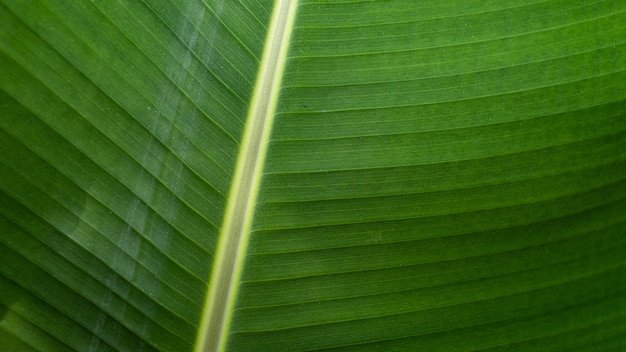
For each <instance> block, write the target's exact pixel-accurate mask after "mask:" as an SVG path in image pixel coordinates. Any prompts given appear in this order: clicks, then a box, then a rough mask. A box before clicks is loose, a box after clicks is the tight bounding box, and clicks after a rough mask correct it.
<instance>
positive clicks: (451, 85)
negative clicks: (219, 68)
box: [229, 0, 626, 352]
mask: <svg viewBox="0 0 626 352" xmlns="http://www.w3.org/2000/svg"><path fill="white" fill-rule="evenodd" d="M625 10H626V2H622V1H613V0H609V1H595V2H584V1H570V0H553V1H521V2H520V1H477V0H472V1H467V0H464V1H453V0H449V1H391V2H390V1H381V2H360V1H354V2H347V1H343V2H322V1H302V2H301V3H300V5H299V8H298V12H297V18H296V21H295V25H294V32H293V34H292V43H291V47H290V51H289V57H288V59H287V63H286V65H287V66H286V71H285V74H284V77H283V82H282V90H281V96H280V99H279V106H278V113H277V115H276V118H275V122H274V126H273V134H272V140H271V143H270V146H269V150H268V156H267V161H266V164H265V165H266V167H265V170H264V176H263V183H262V189H261V193H260V195H259V204H258V208H257V211H256V217H255V222H254V225H253V233H252V235H251V242H250V245H249V253H248V256H247V258H246V267H245V269H244V274H243V279H242V282H241V284H240V289H239V297H238V301H237V306H236V309H235V311H234V318H233V323H232V326H231V330H232V331H231V334H230V340H229V349H230V350H236V351H239V350H275V351H278V350H281V351H283V350H285V351H293V350H318V349H337V350H341V349H345V350H358V351H370V350H372V351H392V350H421V351H446V352H448V351H468V350H492V351H495V350H503V351H511V350H541V351H552V350H567V351H573V350H581V351H591V350H611V349H619V348H620V347H621V348H624V346H625V345H626V339H624V335H625V334H626V269H625V266H624V265H625V264H626V256H624V254H623V253H626V230H625V229H626V226H625V225H624V222H625V221H626V138H625V137H626V85H625V84H624V82H626V72H625V71H624V70H625V69H626V60H625V59H624V58H625V57H626V43H625V40H624V38H626V29H625V28H626V13H625Z"/></svg>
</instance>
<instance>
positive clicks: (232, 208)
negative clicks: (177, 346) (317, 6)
mask: <svg viewBox="0 0 626 352" xmlns="http://www.w3.org/2000/svg"><path fill="white" fill-rule="evenodd" d="M296 7H297V0H278V1H277V2H276V4H275V7H274V10H273V13H272V19H271V21H270V28H269V32H268V35H267V39H266V44H265V49H264V51H263V57H262V60H261V66H260V70H259V75H258V77H257V81H256V85H255V88H254V93H253V96H252V102H251V105H250V110H249V111H248V117H247V123H246V128H245V131H244V135H243V140H242V144H241V149H240V151H239V153H240V154H239V157H238V160H237V165H236V167H235V174H234V177H233V183H232V186H231V190H230V194H229V198H228V203H227V206H226V213H225V216H224V222H223V225H222V230H221V232H220V242H219V244H218V248H217V252H216V256H215V261H214V263H213V270H212V274H211V283H210V285H209V289H208V294H207V297H206V301H205V304H204V307H205V308H204V311H203V314H202V321H201V324H200V328H199V329H198V336H197V338H196V344H195V351H197V352H200V351H203V352H204V351H223V350H224V349H225V348H226V342H227V338H228V330H229V326H230V322H231V312H232V310H233V307H234V305H235V299H236V296H237V290H238V287H239V280H240V277H241V271H242V268H243V264H244V257H245V254H246V250H247V246H248V240H249V232H250V226H251V223H252V217H253V215H254V208H255V202H256V197H257V193H258V188H259V184H260V179H261V173H262V170H263V164H264V160H265V153H266V150H267V144H268V140H269V136H270V130H271V127H272V120H273V117H274V111H275V109H276V100H277V98H278V90H279V88H280V82H281V76H282V72H283V66H284V61H285V57H286V54H287V48H288V44H289V37H290V35H291V31H292V26H293V21H294V17H295V11H296Z"/></svg>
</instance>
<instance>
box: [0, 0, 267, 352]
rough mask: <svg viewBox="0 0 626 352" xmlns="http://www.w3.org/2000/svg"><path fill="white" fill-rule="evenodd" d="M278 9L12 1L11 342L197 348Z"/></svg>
mask: <svg viewBox="0 0 626 352" xmlns="http://www.w3.org/2000/svg"><path fill="white" fill-rule="evenodd" d="M271 6H272V4H271V3H270V2H260V1H259V2H258V3H257V2H253V1H249V2H245V3H244V4H242V3H240V2H238V1H208V2H204V1H200V0H197V1H171V2H152V1H133V2H128V1H106V2H82V1H81V2H67V1H61V0H52V1H43V0H41V1H0V23H2V25H1V26H0V67H2V69H1V70H0V115H1V117H0V350H28V349H34V350H71V349H74V350H132V351H139V350H153V349H158V350H170V351H185V350H191V349H192V348H193V343H194V339H195V335H196V330H197V326H198V323H199V320H200V315H201V310H202V304H203V303H204V295H205V294H206V288H207V283H208V281H209V280H210V278H209V275H210V272H211V263H212V261H213V255H214V251H215V246H216V243H217V239H218V231H219V228H220V226H221V222H222V217H223V214H224V208H225V204H226V200H227V199H226V198H227V196H228V191H229V188H230V183H231V179H232V173H233V169H234V165H235V162H236V159H237V154H238V150H239V144H240V139H241V135H242V133H243V129H244V124H245V123H246V121H245V120H246V114H247V110H248V105H249V101H250V96H251V94H252V90H253V84H254V83H255V77H256V74H257V71H258V65H259V62H260V56H261V53H262V52H263V45H264V38H265V33H266V31H267V23H268V22H269V17H270V12H271V10H272V9H271Z"/></svg>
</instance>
